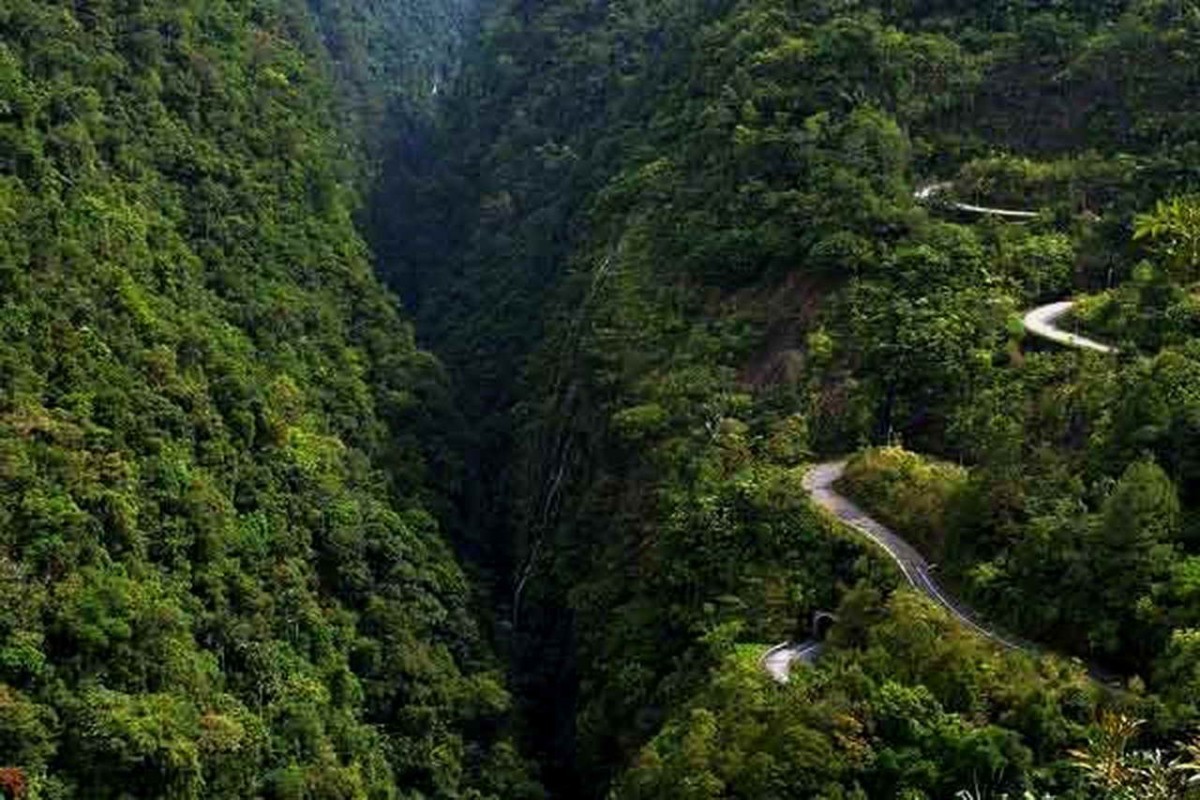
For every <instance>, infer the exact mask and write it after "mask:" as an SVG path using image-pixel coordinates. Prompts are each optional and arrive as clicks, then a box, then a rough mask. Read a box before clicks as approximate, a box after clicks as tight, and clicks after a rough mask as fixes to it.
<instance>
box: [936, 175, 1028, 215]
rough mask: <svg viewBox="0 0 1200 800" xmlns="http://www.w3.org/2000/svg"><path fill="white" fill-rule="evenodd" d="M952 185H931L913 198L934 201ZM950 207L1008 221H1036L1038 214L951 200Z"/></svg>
mask: <svg viewBox="0 0 1200 800" xmlns="http://www.w3.org/2000/svg"><path fill="white" fill-rule="evenodd" d="M953 187H954V184H952V183H931V184H929V185H927V186H922V187H921V188H920V189H917V190H916V191H915V192H913V197H915V198H916V199H917V200H921V201H928V200H932V199H933V198H934V197H935V196H936V195H939V194H943V193H944V192H946V191H948V190H949V189H951V188H953ZM948 205H949V206H950V208H953V209H954V210H955V211H963V212H966V213H968V214H983V215H985V216H992V217H1005V218H1007V219H1036V218H1037V217H1038V212H1036V211H1018V210H1016V209H1012V208H991V207H989V206H975V205H971V204H970V203H959V202H958V201H955V200H951V201H949V203H948Z"/></svg>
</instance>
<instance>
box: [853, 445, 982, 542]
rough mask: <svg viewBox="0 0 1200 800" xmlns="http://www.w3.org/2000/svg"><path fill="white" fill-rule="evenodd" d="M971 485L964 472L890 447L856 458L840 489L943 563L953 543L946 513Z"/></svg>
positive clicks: (869, 451)
mask: <svg viewBox="0 0 1200 800" xmlns="http://www.w3.org/2000/svg"><path fill="white" fill-rule="evenodd" d="M966 483H967V472H966V470H964V469H963V468H962V467H958V466H955V465H954V464H945V463H937V462H932V461H930V460H928V459H924V458H922V457H921V456H919V455H917V454H916V453H910V452H908V451H906V450H903V449H901V448H898V447H887V448H880V449H876V450H864V451H863V452H861V453H859V454H857V455H855V456H854V458H852V459H851V460H850V462H849V463H848V464H847V465H846V474H845V476H844V477H843V478H842V481H841V486H842V488H843V489H844V491H845V493H846V494H847V495H848V496H849V497H852V498H854V499H855V500H856V501H860V502H861V503H862V505H863V506H864V507H866V508H867V509H870V511H871V513H872V514H873V515H874V516H876V517H878V518H879V519H880V520H882V521H883V522H884V523H885V524H887V525H888V526H890V527H892V528H895V529H896V530H900V531H904V534H905V536H906V537H907V538H908V539H909V541H911V542H912V543H913V544H915V545H916V546H917V549H918V550H920V551H921V553H922V554H924V555H925V556H926V557H928V558H930V559H933V560H935V561H940V560H941V559H943V558H945V556H946V549H947V548H946V543H947V539H948V538H949V536H948V534H949V528H950V520H948V519H947V509H948V508H949V507H950V505H951V502H952V501H953V500H954V499H955V498H956V496H957V495H958V494H959V493H960V492H962V491H963V489H964V488H965V486H966ZM954 549H955V550H956V551H957V550H958V547H955V548H954Z"/></svg>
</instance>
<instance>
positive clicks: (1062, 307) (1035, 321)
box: [1022, 300, 1117, 353]
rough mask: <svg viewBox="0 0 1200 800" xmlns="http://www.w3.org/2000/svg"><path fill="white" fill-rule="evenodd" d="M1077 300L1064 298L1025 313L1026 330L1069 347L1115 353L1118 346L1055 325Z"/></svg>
mask: <svg viewBox="0 0 1200 800" xmlns="http://www.w3.org/2000/svg"><path fill="white" fill-rule="evenodd" d="M1074 306H1075V302H1074V301H1072V300H1062V301H1060V302H1058V303H1050V304H1049V305H1045V306H1039V307H1037V308H1035V309H1033V310H1032V311H1030V312H1028V313H1026V314H1025V318H1024V319H1023V320H1022V322H1023V323H1024V324H1025V330H1027V331H1029V333H1031V334H1033V335H1034V336H1040V337H1041V338H1043V339H1046V340H1048V341H1051V342H1057V343H1058V344H1062V345H1066V346H1067V347H1076V348H1079V349H1081V350H1094V351H1096V352H1097V353H1115V352H1117V348H1115V347H1110V346H1109V345H1106V344H1101V343H1100V342H1097V341H1095V340H1094V339H1089V338H1087V337H1086V336H1080V335H1078V334H1075V333H1070V332H1068V331H1064V330H1063V329H1062V328H1059V327H1057V326H1055V324H1054V322H1055V321H1056V320H1058V319H1060V318H1062V317H1063V316H1065V315H1066V314H1067V312H1069V311H1070V310H1071V309H1072V308H1073V307H1074Z"/></svg>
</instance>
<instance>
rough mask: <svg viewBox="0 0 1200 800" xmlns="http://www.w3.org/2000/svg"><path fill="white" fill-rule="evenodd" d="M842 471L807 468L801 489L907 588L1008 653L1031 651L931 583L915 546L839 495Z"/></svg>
mask: <svg viewBox="0 0 1200 800" xmlns="http://www.w3.org/2000/svg"><path fill="white" fill-rule="evenodd" d="M845 471H846V462H845V461H827V462H825V463H824V464H817V465H816V466H814V467H812V468H810V469H809V470H808V473H807V474H806V475H805V476H804V488H805V490H806V491H807V492H808V494H809V497H811V498H812V500H813V502H814V503H816V504H817V505H818V506H820V507H821V508H823V509H825V510H826V511H828V512H829V513H830V514H832V515H833V516H834V517H836V518H837V519H838V520H840V521H841V522H844V523H845V524H847V525H849V526H850V527H852V528H854V529H855V530H857V531H858V532H859V533H861V534H863V535H864V536H866V537H867V538H868V539H870V540H871V541H872V542H874V543H875V544H876V545H878V546H879V547H880V548H882V549H883V550H884V552H886V553H887V554H888V556H889V557H890V558H891V559H892V561H894V562H895V563H896V566H898V567H899V568H900V572H901V573H903V575H904V579H905V580H906V581H908V584H909V585H910V586H912V587H913V588H914V589H916V590H917V591H919V592H921V593H922V594H924V595H925V596H926V597H928V598H929V599H930V600H932V601H934V602H935V603H937V604H938V605H940V606H941V607H942V608H944V609H946V610H947V611H948V612H950V615H951V616H952V617H954V618H955V619H956V620H958V621H959V622H960V623H961V624H962V625H964V626H965V627H967V628H970V629H971V630H973V631H975V632H976V633H978V634H980V635H981V636H983V637H985V638H987V639H990V640H992V641H993V642H995V643H997V644H999V645H1001V646H1003V647H1007V648H1009V649H1010V650H1024V649H1030V648H1029V646H1027V645H1025V644H1021V643H1018V642H1016V641H1014V640H1012V639H1009V638H1006V637H1005V636H1003V635H1002V634H1000V633H999V632H997V631H995V630H992V629H990V628H987V627H985V626H984V625H983V624H982V623H980V622H979V621H978V617H977V616H976V615H975V613H974V612H973V611H971V609H970V608H968V607H967V605H966V604H964V603H962V602H961V601H959V600H957V599H955V598H954V597H951V596H950V595H949V594H947V593H946V591H945V590H944V589H942V587H941V586H940V585H939V584H938V582H937V581H936V580H934V578H933V575H932V574H931V573H932V570H933V568H932V566H931V565H930V564H929V562H928V561H926V560H925V557H924V556H922V555H921V554H920V553H918V552H917V549H916V548H915V547H913V546H912V545H911V544H909V543H908V542H906V541H905V540H904V539H902V538H900V537H899V536H897V535H896V534H895V533H894V532H893V531H892V530H891V529H890V528H888V527H887V526H886V525H884V524H883V523H881V522H879V521H878V520H875V519H872V518H871V517H870V516H868V515H867V513H866V512H865V511H863V510H862V509H861V508H859V507H858V506H856V505H855V504H854V503H853V502H851V501H850V500H849V499H847V498H846V497H843V496H842V495H840V494H838V492H837V490H836V489H834V484H835V483H836V482H837V481H838V479H839V478H841V477H842V475H843V474H844V473H845Z"/></svg>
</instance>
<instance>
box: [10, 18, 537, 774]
mask: <svg viewBox="0 0 1200 800" xmlns="http://www.w3.org/2000/svg"><path fill="white" fill-rule="evenodd" d="M344 5H346V6H351V7H353V6H354V5H355V4H344ZM318 42H319V39H318V37H317V36H316V32H315V29H314V28H313V26H312V22H311V17H310V16H309V14H308V12H307V10H306V9H305V8H304V7H303V6H301V5H295V6H293V5H292V4H290V3H288V2H273V1H270V0H264V1H263V2H247V3H232V2H210V1H209V0H205V1H204V2H199V0H197V1H196V2H188V1H186V0H185V1H184V2H169V3H168V2H140V1H138V2H42V1H41V0H37V1H36V2H26V1H25V0H6V2H3V3H0V229H2V233H0V305H2V312H0V375H2V378H0V583H2V584H3V585H2V588H0V767H3V770H0V793H5V794H6V796H9V797H16V796H20V797H30V798H60V797H88V798H117V797H134V796H137V797H164V798H165V797H171V798H199V797H206V798H211V797H228V798H245V797H271V798H301V797H303V798H335V797H336V798H367V797H372V798H381V797H396V796H402V797H418V796H420V797H424V796H431V795H436V796H443V797H459V796H472V797H478V796H480V794H479V793H480V792H482V793H483V794H484V795H488V796H504V797H512V796H522V795H524V794H526V793H527V791H535V790H534V789H533V788H529V789H528V790H527V789H526V788H523V785H524V781H525V778H524V776H523V772H522V769H523V768H522V766H521V764H520V762H519V760H518V759H516V757H515V756H514V754H513V751H512V749H511V747H510V746H509V745H507V744H505V743H504V741H503V734H502V730H503V727H504V719H505V711H506V708H507V704H508V699H507V695H506V693H505V691H504V689H503V688H502V683H501V678H500V675H499V671H498V670H497V668H496V664H494V663H493V662H492V661H491V660H490V658H489V657H488V652H487V648H486V647H485V646H484V644H483V643H482V642H481V641H480V637H479V634H478V633H477V630H476V626H475V624H474V622H473V620H472V619H471V617H470V614H469V613H468V587H467V586H466V583H465V581H464V578H463V574H462V572H461V571H460V569H459V567H458V566H457V565H456V564H455V561H454V559H453V557H452V555H451V552H450V550H449V548H448V547H447V546H446V545H445V544H444V543H443V540H442V537H441V534H440V532H439V530H438V527H437V524H436V523H435V522H434V519H433V516H432V515H431V513H430V509H431V508H432V507H434V505H435V501H436V498H437V492H436V490H434V489H433V487H431V486H429V485H428V483H427V480H426V477H427V476H426V468H425V466H424V464H425V460H426V458H425V451H426V449H427V447H428V445H429V440H428V438H427V434H429V433H430V432H431V431H432V430H433V426H435V425H436V424H437V423H438V421H439V419H440V418H441V417H442V416H443V414H444V408H445V405H444V404H445V396H446V389H445V384H444V376H443V374H442V370H441V368H440V366H439V365H438V363H437V362H436V361H435V360H434V359H433V357H431V356H430V355H428V354H427V353H424V352H421V351H420V350H418V349H417V348H416V347H415V345H414V342H413V333H412V330H411V327H410V326H409V325H408V324H407V323H406V322H404V321H403V320H401V319H400V318H399V317H398V315H397V313H396V310H395V307H394V304H393V301H392V299H391V298H390V297H389V296H388V295H387V294H386V293H385V292H384V291H383V290H382V289H381V288H380V285H379V284H378V283H377V282H376V280H375V279H374V277H373V276H372V274H371V265H370V262H369V259H368V254H367V250H366V247H365V245H364V243H363V240H362V239H361V238H360V237H359V235H358V233H357V232H356V231H355V229H354V226H353V224H352V222H351V212H352V211H353V210H354V208H355V206H356V203H357V202H358V201H357V198H356V192H358V191H361V190H362V189H363V188H365V187H362V186H356V185H355V184H354V182H353V180H352V178H353V176H354V175H356V174H361V172H362V170H361V169H360V164H359V163H358V162H357V161H356V160H355V159H357V158H359V157H360V156H352V155H351V154H352V152H353V151H352V150H351V147H352V146H353V142H352V140H351V139H350V138H347V136H346V131H345V128H344V125H343V124H342V120H341V119H339V116H338V113H337V110H336V109H337V106H335V103H334V102H333V97H334V89H333V87H334V84H333V83H332V77H333V72H332V70H331V68H330V63H331V62H330V60H329V57H328V55H327V54H326V53H325V51H324V50H322V49H321V48H320V46H319V44H318ZM422 80H423V79H422Z"/></svg>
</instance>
